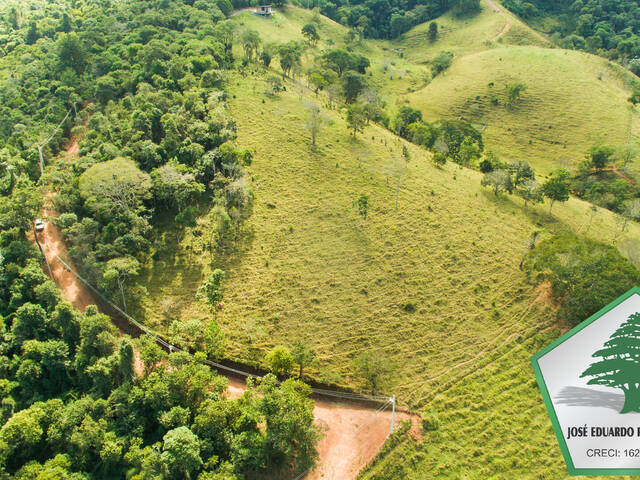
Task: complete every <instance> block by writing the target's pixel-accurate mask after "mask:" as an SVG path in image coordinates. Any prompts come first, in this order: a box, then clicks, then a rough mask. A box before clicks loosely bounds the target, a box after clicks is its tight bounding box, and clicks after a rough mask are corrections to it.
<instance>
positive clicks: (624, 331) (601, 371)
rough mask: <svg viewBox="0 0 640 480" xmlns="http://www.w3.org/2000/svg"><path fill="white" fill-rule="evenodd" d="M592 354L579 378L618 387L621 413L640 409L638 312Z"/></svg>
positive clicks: (639, 321) (639, 328)
mask: <svg viewBox="0 0 640 480" xmlns="http://www.w3.org/2000/svg"><path fill="white" fill-rule="evenodd" d="M592 357H600V358H601V360H598V361H596V362H595V363H592V364H591V365H590V366H589V368H587V369H586V370H585V371H584V372H582V375H580V378H583V377H593V378H592V379H591V380H589V381H588V382H587V383H588V384H589V385H604V386H605V387H611V388H619V389H621V390H622V391H623V392H624V405H623V406H622V410H620V413H627V412H640V313H634V314H632V315H630V316H629V318H628V319H627V321H626V322H624V323H623V324H622V325H620V327H619V328H618V329H617V330H616V331H615V333H614V334H613V335H611V337H610V338H609V340H608V341H607V342H605V344H604V348H602V349H600V350H598V351H597V352H595V353H594V354H593V355H592Z"/></svg>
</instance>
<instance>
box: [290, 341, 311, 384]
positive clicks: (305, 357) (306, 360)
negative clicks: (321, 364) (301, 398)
mask: <svg viewBox="0 0 640 480" xmlns="http://www.w3.org/2000/svg"><path fill="white" fill-rule="evenodd" d="M291 355H292V357H293V361H294V362H295V363H297V364H298V367H299V369H300V370H299V371H298V377H300V378H302V373H303V371H304V368H305V367H307V366H309V365H311V364H312V363H313V361H314V359H315V358H316V352H314V351H313V350H311V349H310V348H309V347H307V346H306V345H305V344H304V343H302V342H301V341H297V342H296V343H295V344H294V345H293V350H291Z"/></svg>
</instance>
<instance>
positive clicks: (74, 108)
mask: <svg viewBox="0 0 640 480" xmlns="http://www.w3.org/2000/svg"><path fill="white" fill-rule="evenodd" d="M74 110H75V111H76V115H78V113H77V110H76V104H75V102H74V104H73V107H71V108H70V109H69V111H68V112H67V114H66V115H65V116H64V118H63V119H62V121H61V122H60V123H59V124H58V126H57V127H56V129H55V130H54V131H53V133H52V134H51V135H49V138H47V139H46V140H45V141H44V142H42V143H41V144H40V145H37V148H38V156H39V157H40V175H44V156H43V155H42V149H43V148H44V147H45V146H46V145H47V143H49V142H50V141H51V140H52V139H53V137H54V136H55V135H56V133H58V130H60V127H62V124H63V123H64V122H65V121H66V120H67V118H69V115H71V112H72V111H74Z"/></svg>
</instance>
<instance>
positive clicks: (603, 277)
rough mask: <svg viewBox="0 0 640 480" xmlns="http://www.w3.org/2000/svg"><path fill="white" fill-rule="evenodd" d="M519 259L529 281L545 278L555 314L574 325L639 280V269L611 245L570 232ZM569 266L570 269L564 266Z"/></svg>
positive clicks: (534, 238) (532, 246) (531, 245)
mask: <svg viewBox="0 0 640 480" xmlns="http://www.w3.org/2000/svg"><path fill="white" fill-rule="evenodd" d="M537 238H538V232H534V234H533V235H532V237H531V240H530V243H529V249H530V252H529V253H527V255H526V256H525V258H524V259H523V261H522V265H521V266H522V268H523V270H524V271H525V273H526V274H527V277H528V278H529V280H531V281H532V282H535V283H540V282H543V281H546V282H548V283H549V286H550V293H551V296H552V297H553V299H554V300H555V302H557V304H558V305H560V308H559V310H558V317H560V318H562V319H564V320H566V321H568V322H569V324H571V325H577V324H578V323H580V322H582V321H583V320H585V319H587V318H588V317H589V316H590V315H593V314H594V313H596V312H597V311H598V310H600V309H601V308H602V307H603V306H605V305H607V304H608V303H611V302H612V301H613V300H615V299H616V298H618V297H619V296H620V295H622V294H623V293H625V292H627V291H628V290H630V289H631V288H633V287H635V286H637V285H638V284H639V283H640V272H639V271H638V269H637V268H636V267H634V265H633V264H632V263H631V262H629V261H628V260H627V259H626V258H623V257H622V255H620V252H619V251H618V249H617V248H616V247H614V246H612V245H607V244H605V243H602V242H597V241H595V240H591V239H588V238H585V237H580V236H577V235H573V234H564V235H557V236H554V237H551V238H548V239H545V240H543V241H542V242H540V243H539V244H536V243H537ZM568 265H570V268H567V266H568Z"/></svg>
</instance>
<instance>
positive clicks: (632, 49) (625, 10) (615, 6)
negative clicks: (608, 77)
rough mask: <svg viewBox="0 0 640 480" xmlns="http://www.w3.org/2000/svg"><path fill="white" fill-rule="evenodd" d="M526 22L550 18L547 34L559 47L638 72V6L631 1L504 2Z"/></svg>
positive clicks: (639, 24) (506, 0) (507, 0)
mask: <svg viewBox="0 0 640 480" xmlns="http://www.w3.org/2000/svg"><path fill="white" fill-rule="evenodd" d="M503 4H504V6H505V7H507V8H509V9H510V10H511V11H513V12H514V13H516V14H517V15H519V16H520V17H522V18H524V19H525V20H527V21H536V20H540V19H543V18H545V17H550V18H552V19H553V22H551V23H550V25H551V27H550V28H549V29H548V32H547V33H549V34H550V35H551V37H552V39H553V40H555V41H556V43H558V44H559V45H560V46H561V47H563V48H569V49H577V50H586V51H588V52H591V53H596V54H598V55H602V56H604V57H607V58H610V59H612V60H618V61H620V62H622V63H623V64H625V66H628V67H629V68H630V69H631V70H632V71H633V72H634V73H636V74H638V73H640V59H637V57H640V36H639V34H640V6H639V5H638V2H635V1H632V0H562V1H549V0H530V1H524V0H504V2H503Z"/></svg>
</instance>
